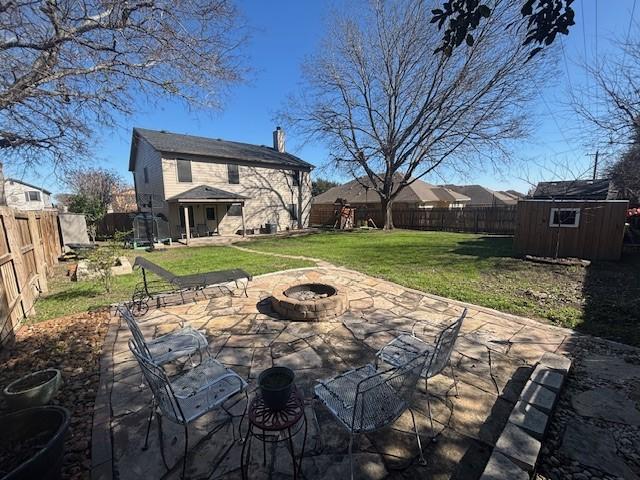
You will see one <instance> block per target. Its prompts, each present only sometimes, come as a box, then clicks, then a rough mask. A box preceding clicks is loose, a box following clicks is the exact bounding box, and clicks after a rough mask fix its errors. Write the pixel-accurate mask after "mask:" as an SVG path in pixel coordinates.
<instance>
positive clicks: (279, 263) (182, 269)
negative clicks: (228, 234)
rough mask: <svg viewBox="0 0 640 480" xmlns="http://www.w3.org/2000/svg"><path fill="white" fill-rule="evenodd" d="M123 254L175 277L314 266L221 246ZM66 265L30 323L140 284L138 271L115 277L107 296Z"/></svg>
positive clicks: (104, 301)
mask: <svg viewBox="0 0 640 480" xmlns="http://www.w3.org/2000/svg"><path fill="white" fill-rule="evenodd" d="M125 254H126V255H127V256H129V257H131V260H132V262H133V257H134V256H136V255H142V256H145V257H147V258H149V259H150V260H152V261H153V262H155V263H157V264H158V265H161V266H163V267H165V268H167V269H168V270H170V271H172V272H174V273H177V274H189V273H198V272H206V271H211V270H225V269H229V268H242V269H244V270H246V271H247V272H249V273H250V274H252V275H261V274H263V273H269V272H275V271H278V270H286V269H289V268H300V267H308V266H312V265H313V263H310V262H306V261H303V260H290V259H286V258H278V257H272V256H265V255H260V254H254V253H246V252H242V251H239V250H236V249H234V248H230V247H221V246H220V247H190V248H173V249H168V250H163V251H157V252H153V253H147V252H144V251H136V252H133V251H131V250H127V251H125ZM67 266H68V265H66V264H60V265H58V266H57V268H56V274H55V276H53V277H52V278H50V279H49V282H48V285H49V293H48V295H47V296H46V297H43V298H41V299H40V300H39V301H38V302H37V304H36V307H35V308H36V315H35V316H33V317H30V319H29V320H30V321H36V322H38V321H43V320H48V319H50V318H56V317H60V316H63V315H69V314H73V313H79V312H84V311H87V310H89V309H92V308H98V307H103V306H105V305H109V304H111V303H115V302H120V301H123V300H126V299H129V298H131V294H132V293H133V289H134V287H135V285H136V283H138V282H140V281H142V275H141V274H140V272H139V271H135V272H134V273H133V274H132V275H122V276H119V277H114V279H113V286H112V291H111V292H110V293H106V292H105V291H104V288H103V287H102V285H101V284H100V283H99V282H98V281H95V280H90V281H86V282H71V281H70V280H69V277H67V276H66V275H65V271H66V268H67Z"/></svg>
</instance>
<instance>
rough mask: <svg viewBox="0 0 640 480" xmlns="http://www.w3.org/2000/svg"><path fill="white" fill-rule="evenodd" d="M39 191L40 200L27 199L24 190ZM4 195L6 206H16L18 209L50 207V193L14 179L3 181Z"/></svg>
mask: <svg viewBox="0 0 640 480" xmlns="http://www.w3.org/2000/svg"><path fill="white" fill-rule="evenodd" d="M34 191H37V192H40V200H36V201H27V199H26V196H25V192H34ZM4 195H5V198H6V201H7V206H9V207H12V208H17V209H18V210H42V209H45V208H51V207H52V205H51V195H50V194H48V193H45V192H43V191H42V190H41V189H39V188H34V187H32V186H30V185H25V184H23V183H20V182H18V181H15V180H6V181H5V182H4Z"/></svg>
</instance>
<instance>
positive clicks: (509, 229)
mask: <svg viewBox="0 0 640 480" xmlns="http://www.w3.org/2000/svg"><path fill="white" fill-rule="evenodd" d="M352 206H354V207H356V215H355V217H356V218H355V219H356V225H358V224H359V223H360V222H363V221H366V219H367V217H370V218H371V219H372V220H373V221H374V222H375V224H376V225H377V226H378V227H382V226H383V225H384V216H383V215H382V210H381V208H380V207H377V206H374V207H372V206H369V207H365V206H364V205H352ZM334 212H335V207H334V206H333V205H313V206H312V207H311V217H310V222H311V225H325V226H333V223H334V222H335V213H334ZM393 224H394V225H395V226H396V227H398V228H407V229H410V230H436V231H445V232H470V233H496V234H513V233H514V232H515V226H516V206H515V205H513V206H499V207H493V206H488V207H465V208H459V209H449V208H406V207H404V205H394V208H393Z"/></svg>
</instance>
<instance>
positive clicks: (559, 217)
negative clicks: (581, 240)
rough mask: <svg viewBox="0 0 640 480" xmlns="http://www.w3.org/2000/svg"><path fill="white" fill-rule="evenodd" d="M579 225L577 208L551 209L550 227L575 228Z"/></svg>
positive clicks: (578, 210)
mask: <svg viewBox="0 0 640 480" xmlns="http://www.w3.org/2000/svg"><path fill="white" fill-rule="evenodd" d="M578 225H580V209H579V208H552V209H551V216H550V218H549V226H550V227H570V228H571V227H573V228H575V227H577V226H578Z"/></svg>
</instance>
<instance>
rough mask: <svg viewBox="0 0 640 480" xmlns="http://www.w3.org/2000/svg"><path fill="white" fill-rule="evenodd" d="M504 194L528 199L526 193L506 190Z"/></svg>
mask: <svg viewBox="0 0 640 480" xmlns="http://www.w3.org/2000/svg"><path fill="white" fill-rule="evenodd" d="M502 193H508V194H509V195H512V196H514V197H517V198H527V195H526V194H525V193H521V192H519V191H517V190H505V191H504V192H502Z"/></svg>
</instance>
